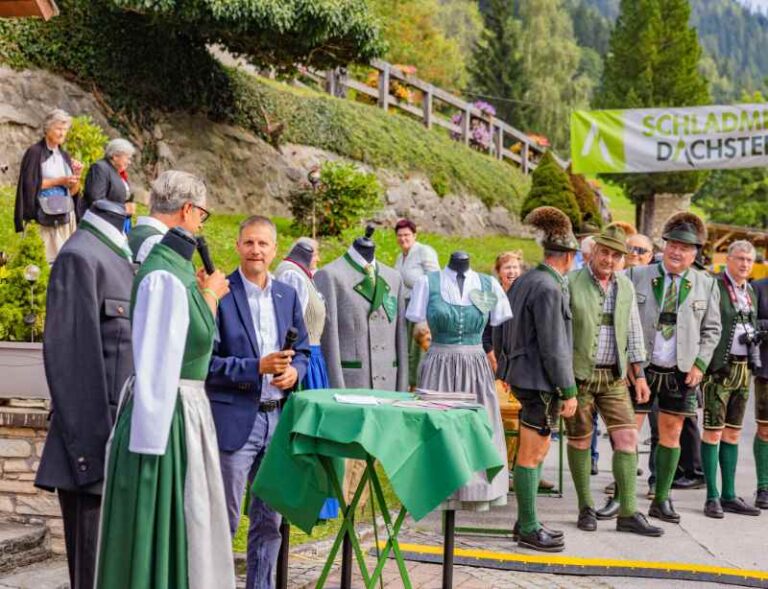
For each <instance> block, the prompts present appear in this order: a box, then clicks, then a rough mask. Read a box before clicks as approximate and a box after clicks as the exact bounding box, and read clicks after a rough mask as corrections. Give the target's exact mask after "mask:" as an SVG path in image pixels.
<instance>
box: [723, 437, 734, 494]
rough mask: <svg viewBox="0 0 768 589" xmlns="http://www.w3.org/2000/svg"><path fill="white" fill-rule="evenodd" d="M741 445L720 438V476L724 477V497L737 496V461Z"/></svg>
mask: <svg viewBox="0 0 768 589" xmlns="http://www.w3.org/2000/svg"><path fill="white" fill-rule="evenodd" d="M738 461H739V445H738V444H729V443H728V442H726V441H724V440H720V476H721V477H722V478H723V499H726V500H730V499H735V498H736V463H737V462H738Z"/></svg>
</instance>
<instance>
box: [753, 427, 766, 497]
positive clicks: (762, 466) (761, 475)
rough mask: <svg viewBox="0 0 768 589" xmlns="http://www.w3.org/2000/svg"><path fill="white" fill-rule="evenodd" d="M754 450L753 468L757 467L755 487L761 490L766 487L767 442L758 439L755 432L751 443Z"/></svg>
mask: <svg viewBox="0 0 768 589" xmlns="http://www.w3.org/2000/svg"><path fill="white" fill-rule="evenodd" d="M752 449H753V450H754V452H755V468H756V469H757V489H758V491H762V490H763V489H768V442H766V441H765V440H763V439H760V438H759V437H758V436H757V434H755V441H754V444H753V445H752Z"/></svg>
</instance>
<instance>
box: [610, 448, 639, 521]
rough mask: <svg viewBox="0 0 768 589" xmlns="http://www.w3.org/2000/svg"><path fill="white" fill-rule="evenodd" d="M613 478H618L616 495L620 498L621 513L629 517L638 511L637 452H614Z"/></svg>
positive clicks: (622, 515)
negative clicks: (636, 491) (636, 492)
mask: <svg viewBox="0 0 768 589" xmlns="http://www.w3.org/2000/svg"><path fill="white" fill-rule="evenodd" d="M613 478H614V479H615V480H616V497H617V498H618V500H619V515H620V516H621V517H629V516H630V515H634V513H635V512H636V511H637V497H635V490H636V489H637V454H635V453H634V452H620V451H615V452H614V453H613Z"/></svg>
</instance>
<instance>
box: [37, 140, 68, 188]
mask: <svg viewBox="0 0 768 589" xmlns="http://www.w3.org/2000/svg"><path fill="white" fill-rule="evenodd" d="M51 152H52V153H51V155H50V156H48V158H47V159H46V160H45V161H44V162H43V163H42V165H41V166H40V172H41V173H42V175H43V180H50V179H51V178H61V177H62V176H70V175H71V174H72V170H70V169H69V166H68V165H67V162H66V161H64V156H63V155H61V150H60V149H59V148H58V147H54V148H53V149H52V150H51Z"/></svg>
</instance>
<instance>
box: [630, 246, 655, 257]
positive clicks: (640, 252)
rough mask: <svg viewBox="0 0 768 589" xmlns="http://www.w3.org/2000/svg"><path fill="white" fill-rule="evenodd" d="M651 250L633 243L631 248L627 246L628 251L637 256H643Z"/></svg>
mask: <svg viewBox="0 0 768 589" xmlns="http://www.w3.org/2000/svg"><path fill="white" fill-rule="evenodd" d="M650 251H651V250H649V249H646V248H644V247H640V246H639V245H633V246H632V247H631V248H629V253H631V254H637V255H638V256H644V255H645V254H647V253H648V252H650Z"/></svg>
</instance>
